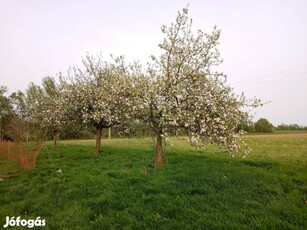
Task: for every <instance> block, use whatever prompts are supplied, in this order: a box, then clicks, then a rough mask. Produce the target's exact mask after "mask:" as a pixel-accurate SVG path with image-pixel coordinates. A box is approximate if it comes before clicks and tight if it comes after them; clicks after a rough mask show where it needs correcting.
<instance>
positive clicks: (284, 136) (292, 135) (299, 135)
mask: <svg viewBox="0 0 307 230" xmlns="http://www.w3.org/2000/svg"><path fill="white" fill-rule="evenodd" d="M244 138H247V139H250V138H251V139H257V138H265V139H289V138H300V139H305V138H306V139H307V133H287V134H261V135H247V136H245V137H244Z"/></svg>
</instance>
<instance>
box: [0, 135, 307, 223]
mask: <svg viewBox="0 0 307 230" xmlns="http://www.w3.org/2000/svg"><path fill="white" fill-rule="evenodd" d="M246 142H248V144H249V145H250V146H251V147H252V148H253V149H254V152H253V154H251V155H249V156H248V157H247V158H244V159H243V158H241V157H236V158H229V157H228V156H226V155H225V153H224V152H223V151H222V150H220V149H219V148H217V147H215V146H213V145H208V146H206V148H204V149H203V150H197V149H194V148H192V147H190V146H189V145H188V144H187V143H186V142H184V141H183V140H173V146H172V147H171V146H168V147H167V148H166V154H165V161H166V163H165V165H164V166H163V167H161V168H157V169H155V168H153V165H154V161H153V160H154V158H153V154H152V149H151V148H150V146H149V145H146V144H145V143H144V142H143V141H141V140H136V139H112V140H103V142H102V151H101V153H100V155H99V156H98V157H94V156H93V150H94V142H93V141H92V140H86V141H77V142H76V141H64V142H61V144H60V146H59V148H58V149H57V150H53V149H52V148H51V147H50V144H47V145H46V147H45V148H44V149H43V151H42V152H41V154H40V155H39V157H38V159H37V168H36V170H34V171H26V172H22V173H19V174H18V175H17V176H13V177H10V178H7V179H5V180H4V181H1V182H0V194H1V196H0V205H1V206H0V226H3V224H4V221H5V216H22V218H26V219H30V218H34V219H35V218H36V217H37V216H41V218H43V219H46V223H47V226H46V229H306V228H307V222H306V220H307V216H306V214H307V209H306V207H307V206H306V205H307V204H306V200H307V188H306V179H307V173H306V166H307V165H306V159H307V138H291V137H287V138H283V139H272V138H271V139H266V138H257V139H253V138H249V139H246ZM1 166H2V165H1ZM59 169H61V171H62V173H57V172H56V171H57V170H59Z"/></svg>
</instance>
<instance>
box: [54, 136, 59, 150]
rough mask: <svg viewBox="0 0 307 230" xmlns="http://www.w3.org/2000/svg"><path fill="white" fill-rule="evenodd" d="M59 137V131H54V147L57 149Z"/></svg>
mask: <svg viewBox="0 0 307 230" xmlns="http://www.w3.org/2000/svg"><path fill="white" fill-rule="evenodd" d="M57 139H58V132H54V133H53V148H55V149H56V148H57V147H58V144H57Z"/></svg>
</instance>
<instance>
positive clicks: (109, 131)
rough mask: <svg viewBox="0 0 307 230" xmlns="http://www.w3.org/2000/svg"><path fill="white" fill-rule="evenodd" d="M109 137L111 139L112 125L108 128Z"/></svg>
mask: <svg viewBox="0 0 307 230" xmlns="http://www.w3.org/2000/svg"><path fill="white" fill-rule="evenodd" d="M108 131H109V132H108V139H111V127H109V130H108Z"/></svg>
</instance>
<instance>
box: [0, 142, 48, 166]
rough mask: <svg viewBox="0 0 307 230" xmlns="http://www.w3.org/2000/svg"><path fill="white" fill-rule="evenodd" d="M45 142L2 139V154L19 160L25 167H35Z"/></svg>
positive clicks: (0, 143)
mask: <svg viewBox="0 0 307 230" xmlns="http://www.w3.org/2000/svg"><path fill="white" fill-rule="evenodd" d="M43 146H44V145H43V144H37V143H31V142H28V143H23V142H11V141H0V155H2V156H3V157H5V158H7V159H9V160H13V161H16V162H18V163H19V164H20V165H21V167H22V168H23V169H35V164H36V158H37V156H38V154H39V153H40V151H41V149H42V148H43Z"/></svg>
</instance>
